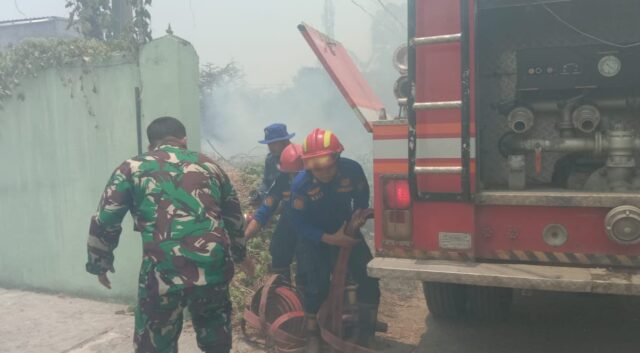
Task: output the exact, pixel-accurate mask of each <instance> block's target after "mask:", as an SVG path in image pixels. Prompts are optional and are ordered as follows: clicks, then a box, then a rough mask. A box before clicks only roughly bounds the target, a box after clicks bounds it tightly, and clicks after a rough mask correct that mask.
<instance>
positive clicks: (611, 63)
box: [598, 55, 622, 77]
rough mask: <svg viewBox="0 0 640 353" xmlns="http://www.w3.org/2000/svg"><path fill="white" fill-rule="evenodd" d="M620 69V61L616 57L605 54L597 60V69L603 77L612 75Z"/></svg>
mask: <svg viewBox="0 0 640 353" xmlns="http://www.w3.org/2000/svg"><path fill="white" fill-rule="evenodd" d="M621 69H622V62H621V61H620V59H618V57H616V56H613V55H607V56H604V57H602V59H600V61H599V62H598V71H600V74H601V75H602V76H604V77H613V76H615V75H617V74H618V73H619V72H620V70H621Z"/></svg>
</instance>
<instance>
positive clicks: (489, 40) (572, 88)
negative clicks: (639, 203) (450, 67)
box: [476, 0, 640, 194]
mask: <svg viewBox="0 0 640 353" xmlns="http://www.w3.org/2000/svg"><path fill="white" fill-rule="evenodd" d="M505 3H509V2H508V1H502V2H499V1H484V2H483V1H480V4H479V7H480V10H479V12H478V19H477V33H476V41H477V53H476V60H477V70H478V72H477V86H476V92H477V114H476V121H477V134H478V146H477V150H478V159H479V161H478V165H479V174H478V186H479V190H480V191H492V190H545V191H548V192H550V193H552V192H559V194H562V193H566V192H567V191H578V192H590V193H602V192H624V193H630V192H633V193H637V192H639V191H640V172H639V171H638V167H639V165H638V163H637V160H638V157H640V154H639V152H640V134H639V132H640V125H639V124H640V64H638V57H640V45H637V44H638V43H639V42H640V26H638V23H637V18H638V16H639V15H640V2H638V1H633V0H621V1H615V2H606V1H597V0H582V1H567V2H548V3H546V4H544V3H543V4H535V5H531V6H506V7H502V6H498V7H496V6H497V5H496V4H502V5H504V4H505ZM512 3H513V2H512ZM518 3H523V2H522V1H519V2H518Z"/></svg>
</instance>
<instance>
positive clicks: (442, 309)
mask: <svg viewBox="0 0 640 353" xmlns="http://www.w3.org/2000/svg"><path fill="white" fill-rule="evenodd" d="M422 290H423V292H424V298H425V299H426V301H427V307H428V308H429V312H430V313H431V314H432V315H433V317H434V318H436V319H458V318H461V317H464V316H465V314H466V310H465V309H466V308H465V307H466V303H467V286H465V285H462V284H452V283H439V282H422Z"/></svg>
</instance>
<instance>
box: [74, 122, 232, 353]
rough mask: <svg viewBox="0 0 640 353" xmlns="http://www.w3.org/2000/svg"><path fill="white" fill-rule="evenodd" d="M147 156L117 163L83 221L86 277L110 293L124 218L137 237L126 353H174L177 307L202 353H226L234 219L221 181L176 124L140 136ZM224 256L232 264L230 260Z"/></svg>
mask: <svg viewBox="0 0 640 353" xmlns="http://www.w3.org/2000/svg"><path fill="white" fill-rule="evenodd" d="M147 135H148V137H149V143H150V147H149V152H147V153H145V154H142V155H140V156H137V157H133V158H131V159H128V160H126V161H124V162H123V163H122V164H121V165H120V166H119V167H118V168H116V170H115V171H114V172H113V175H112V176H111V178H110V179H109V181H108V183H107V186H106V188H105V191H104V193H103V195H102V199H101V201H100V204H99V207H98V211H97V213H96V214H95V215H94V216H93V218H92V219H91V228H90V232H89V239H88V255H89V260H88V262H87V265H86V269H87V271H88V272H89V273H92V274H94V275H97V276H98V279H99V281H100V283H101V284H103V285H104V286H105V287H107V288H111V284H110V282H109V279H108V278H107V272H108V271H111V272H113V251H114V249H115V248H116V246H117V245H118V239H119V236H120V233H121V231H122V227H121V222H122V219H123V218H124V216H125V215H126V213H127V211H129V212H131V215H132V216H133V219H134V224H135V226H134V228H135V230H136V231H139V232H141V234H142V243H143V255H142V267H141V270H140V278H139V287H138V306H137V309H136V315H135V332H134V344H135V350H136V352H139V353H142V352H161V353H164V352H177V342H178V338H179V336H180V332H181V329H182V312H183V309H184V308H185V307H186V308H188V309H189V311H190V312H191V315H192V317H193V325H194V328H195V331H196V335H197V341H198V346H199V347H200V349H202V350H203V351H204V352H216V353H218V352H219V353H227V352H229V351H230V349H231V302H230V299H229V287H228V286H229V282H230V281H231V278H232V277H233V274H234V264H233V261H236V262H237V261H242V258H243V257H244V253H245V251H244V245H243V243H242V240H241V238H242V235H243V234H242V228H243V226H244V224H243V222H244V220H243V216H242V211H241V209H240V204H239V202H238V198H237V197H236V193H235V191H234V189H233V186H232V185H231V183H230V181H229V178H228V176H227V175H226V174H225V172H224V171H223V170H222V169H221V168H220V167H219V166H218V165H216V164H215V163H214V162H213V161H211V160H210V159H208V158H207V157H205V156H203V155H201V154H199V153H197V152H192V151H189V150H187V149H186V132H185V128H184V125H182V123H180V121H178V120H177V119H174V118H170V117H165V118H159V119H156V120H154V121H153V122H152V123H151V124H150V125H149V127H148V128H147ZM232 257H233V261H232Z"/></svg>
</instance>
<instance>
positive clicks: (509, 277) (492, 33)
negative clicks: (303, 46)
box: [299, 0, 640, 317]
mask: <svg viewBox="0 0 640 353" xmlns="http://www.w3.org/2000/svg"><path fill="white" fill-rule="evenodd" d="M638 18H640V1H637V0H616V1H601V0H409V1H408V17H407V19H408V38H409V40H408V43H407V44H406V46H405V47H404V48H403V49H400V50H398V51H397V52H396V54H395V55H396V59H395V61H396V66H397V69H398V71H399V72H400V73H401V77H400V79H399V80H398V81H397V83H396V86H395V88H394V90H395V91H394V92H395V94H396V97H397V98H398V104H399V106H400V108H401V110H400V111H401V114H400V116H397V117H393V116H389V115H387V113H386V112H385V109H384V107H383V105H382V104H381V103H380V100H379V99H378V98H377V96H376V95H375V94H374V92H373V90H372V89H371V88H370V87H369V86H368V85H367V83H366V82H365V79H364V78H363V76H362V75H361V74H360V73H359V71H358V69H357V68H356V66H355V65H354V64H353V62H352V60H351V59H350V58H349V55H348V54H347V51H346V50H345V48H343V47H342V45H341V44H340V43H339V42H337V41H335V40H334V39H332V38H328V37H327V36H325V35H323V34H322V33H319V32H318V31H316V30H315V29H313V28H311V27H310V26H307V25H305V24H302V25H301V26H300V27H299V29H300V31H301V32H302V34H303V36H304V38H305V39H306V40H307V42H308V43H309V44H310V45H311V47H312V49H313V51H314V52H315V54H316V55H317V56H318V58H319V60H320V61H321V62H322V64H323V66H324V67H325V68H326V69H327V71H328V72H329V74H330V75H331V77H332V79H333V80H334V82H335V83H336V85H337V86H338V88H339V89H340V91H341V92H342V94H343V95H344V97H345V98H346V100H347V101H348V103H349V105H350V106H351V107H352V108H353V110H354V111H355V112H356V114H357V116H358V117H359V118H360V120H361V121H362V123H363V125H364V127H365V128H366V129H367V130H368V131H370V132H371V133H372V134H373V156H374V181H373V184H374V194H375V210H376V214H375V248H376V255H377V256H376V258H375V259H374V260H373V261H372V262H371V263H370V264H369V271H370V274H371V275H373V276H376V277H380V278H385V277H390V278H403V279H413V280H419V281H421V282H422V283H423V284H424V285H423V287H424V292H425V297H426V299H427V304H428V307H429V309H430V311H431V313H432V314H433V315H434V316H435V317H460V316H464V315H473V316H479V317H500V316H503V315H505V313H506V312H507V310H508V307H509V305H510V303H511V298H512V293H513V290H514V289H530V290H551V291H564V292H583V293H609V294H618V295H640V272H639V271H638V269H639V268H640V170H639V168H640V166H639V165H638V163H637V161H638V157H640V126H639V125H640V25H638Z"/></svg>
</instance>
